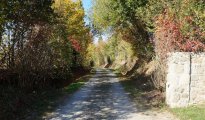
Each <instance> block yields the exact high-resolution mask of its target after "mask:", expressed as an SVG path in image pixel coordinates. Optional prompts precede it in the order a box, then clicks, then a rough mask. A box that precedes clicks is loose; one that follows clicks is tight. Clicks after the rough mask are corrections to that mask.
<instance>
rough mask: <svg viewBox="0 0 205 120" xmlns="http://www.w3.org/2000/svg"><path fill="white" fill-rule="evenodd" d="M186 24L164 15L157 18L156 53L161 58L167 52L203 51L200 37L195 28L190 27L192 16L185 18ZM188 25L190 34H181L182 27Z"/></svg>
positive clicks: (198, 31) (204, 47)
mask: <svg viewBox="0 0 205 120" xmlns="http://www.w3.org/2000/svg"><path fill="white" fill-rule="evenodd" d="M185 21H186V22H181V21H179V20H177V18H175V17H173V16H170V15H169V14H167V13H165V14H162V15H160V16H159V17H158V19H157V21H156V28H157V29H156V32H155V36H156V40H157V42H156V50H157V51H156V52H158V54H159V55H161V56H163V55H165V54H166V53H168V52H173V51H183V52H199V51H204V50H205V45H204V44H203V43H202V42H201V41H200V39H199V36H201V35H202V32H200V30H199V29H197V27H194V26H191V25H192V22H193V20H192V16H187V17H185ZM185 24H186V25H187V24H188V25H190V27H191V28H190V29H193V30H192V32H184V33H182V28H183V26H184V25H185Z"/></svg>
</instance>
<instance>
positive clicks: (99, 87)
mask: <svg viewBox="0 0 205 120" xmlns="http://www.w3.org/2000/svg"><path fill="white" fill-rule="evenodd" d="M44 119H45V120H159V119H160V120H176V119H175V118H174V117H173V116H172V115H171V114H170V113H168V112H157V111H144V112H143V111H141V110H140V111H139V110H138V109H137V107H136V105H135V104H134V103H133V102H132V100H131V98H130V97H129V93H127V92H126V91H124V89H123V86H122V85H121V84H120V83H119V79H118V78H117V76H116V75H115V74H114V73H112V72H111V71H110V70H102V69H99V70H97V72H96V74H95V75H93V76H92V77H91V78H90V80H89V82H87V83H86V84H85V86H83V87H82V88H81V89H80V90H78V91H77V92H75V93H74V94H73V95H70V96H69V97H68V98H66V99H65V101H64V102H63V103H62V104H61V105H60V106H59V107H58V108H57V109H56V110H55V111H54V112H52V113H49V114H48V115H47V116H46V117H44Z"/></svg>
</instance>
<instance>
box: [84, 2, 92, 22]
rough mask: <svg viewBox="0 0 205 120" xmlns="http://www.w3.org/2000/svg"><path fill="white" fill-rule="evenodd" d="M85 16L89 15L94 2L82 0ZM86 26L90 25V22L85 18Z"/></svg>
mask: <svg viewBox="0 0 205 120" xmlns="http://www.w3.org/2000/svg"><path fill="white" fill-rule="evenodd" d="M82 2H83V7H84V9H85V14H86V15H88V12H89V10H90V8H91V7H92V0H82ZM85 22H86V24H89V20H88V19H87V18H85Z"/></svg>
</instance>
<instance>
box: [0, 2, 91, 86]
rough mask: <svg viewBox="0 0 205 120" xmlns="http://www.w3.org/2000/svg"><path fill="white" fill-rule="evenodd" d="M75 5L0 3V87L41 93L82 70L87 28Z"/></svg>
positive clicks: (85, 63) (86, 44) (89, 35)
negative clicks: (13, 86)
mask: <svg viewBox="0 0 205 120" xmlns="http://www.w3.org/2000/svg"><path fill="white" fill-rule="evenodd" d="M84 17H85V12H84V9H83V7H82V2H81V1H80V0H77V1H72V0H1V1H0V36H1V37H0V76H1V77H0V83H1V84H9V85H17V86H20V87H28V88H41V87H45V86H47V85H49V86H50V85H54V86H55V85H56V84H61V83H63V81H69V80H72V77H73V74H72V71H73V70H75V69H77V68H79V67H81V68H86V67H88V65H89V64H88V62H86V61H87V60H86V54H87V52H86V51H87V50H86V49H87V46H88V44H89V43H90V42H91V39H92V34H91V33H90V28H89V27H88V26H86V25H85V22H84Z"/></svg>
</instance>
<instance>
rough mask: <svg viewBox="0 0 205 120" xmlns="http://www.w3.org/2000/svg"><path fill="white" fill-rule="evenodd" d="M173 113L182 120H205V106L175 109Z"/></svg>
mask: <svg viewBox="0 0 205 120" xmlns="http://www.w3.org/2000/svg"><path fill="white" fill-rule="evenodd" d="M171 111H172V112H173V113H174V114H175V115H177V116H179V118H180V120H204V118H205V105H197V106H190V107H187V108H175V109H172V110H171Z"/></svg>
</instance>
